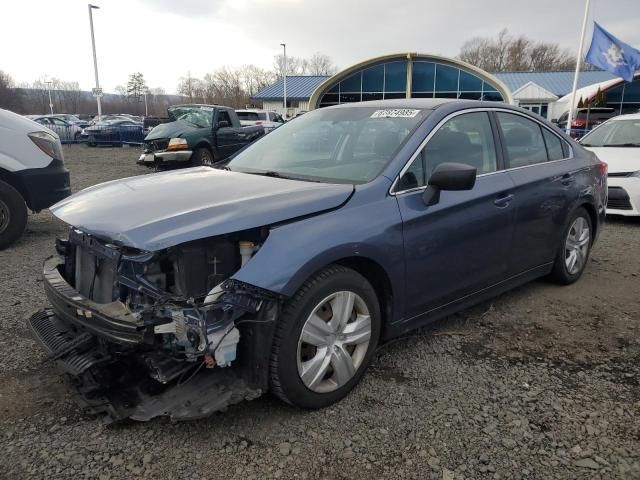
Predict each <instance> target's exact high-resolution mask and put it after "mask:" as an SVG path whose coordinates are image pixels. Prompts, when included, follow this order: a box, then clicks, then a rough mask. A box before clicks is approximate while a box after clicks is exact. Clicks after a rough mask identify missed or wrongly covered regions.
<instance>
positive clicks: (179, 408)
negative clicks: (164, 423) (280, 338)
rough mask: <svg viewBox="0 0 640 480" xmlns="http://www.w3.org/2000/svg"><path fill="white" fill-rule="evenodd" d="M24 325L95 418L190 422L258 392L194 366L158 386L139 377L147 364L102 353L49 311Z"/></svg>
mask: <svg viewBox="0 0 640 480" xmlns="http://www.w3.org/2000/svg"><path fill="white" fill-rule="evenodd" d="M28 323H29V326H30V328H31V331H32V333H33V335H34V337H35V338H36V339H37V341H38V342H39V343H40V344H41V345H42V347H43V348H44V350H45V351H46V352H47V354H48V355H49V357H50V358H52V359H55V361H56V363H57V365H58V367H59V368H60V369H61V370H62V371H63V372H64V373H65V374H66V375H65V377H66V380H67V383H68V386H69V387H70V388H71V392H72V397H73V399H74V401H75V402H76V403H77V404H78V405H79V406H80V407H81V408H82V409H83V410H84V411H85V413H88V414H94V415H98V416H101V417H102V419H103V421H104V423H107V424H109V423H113V422H117V421H119V420H123V419H125V418H131V419H133V420H137V421H148V420H150V419H152V418H154V417H157V416H162V415H164V416H168V417H170V418H171V419H172V420H194V419H198V418H203V417H206V416H208V415H210V414H212V413H214V412H216V411H219V410H223V409H224V408H226V407H228V406H229V405H232V404H235V403H239V402H241V401H242V400H253V399H254V398H257V397H259V396H260V395H261V393H262V391H261V390H255V389H252V388H250V387H249V386H248V385H247V384H246V383H245V381H244V380H242V379H241V378H238V377H237V376H236V375H235V373H234V372H233V371H232V370H231V369H229V370H226V371H210V370H206V369H202V371H198V370H199V369H198V366H197V365H190V366H189V368H182V369H181V370H179V371H177V372H176V373H179V374H180V377H179V378H178V379H177V381H173V382H172V384H171V385H163V384H161V383H160V382H156V381H154V380H152V379H151V378H149V377H148V375H145V374H144V373H148V371H146V367H147V365H141V364H139V363H138V361H136V360H135V359H134V358H129V359H123V358H120V359H115V358H114V357H112V356H110V355H105V354H104V352H102V349H101V348H100V343H101V341H100V340H99V339H98V338H97V337H95V336H93V335H91V334H89V333H87V332H79V331H76V330H74V329H73V328H72V327H70V326H68V325H67V324H65V323H64V322H62V321H61V320H60V319H59V318H58V317H57V316H56V315H55V313H54V312H53V311H52V310H48V309H47V310H42V311H40V312H37V313H36V314H34V315H33V316H32V317H31V318H30V319H29V322H28ZM136 370H137V371H136ZM143 372H144V373H143ZM174 378H175V376H174Z"/></svg>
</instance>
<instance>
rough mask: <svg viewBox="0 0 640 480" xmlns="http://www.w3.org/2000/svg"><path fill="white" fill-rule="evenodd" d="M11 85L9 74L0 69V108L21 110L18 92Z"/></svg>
mask: <svg viewBox="0 0 640 480" xmlns="http://www.w3.org/2000/svg"><path fill="white" fill-rule="evenodd" d="M13 87H14V84H13V79H12V78H11V76H9V74H7V73H4V72H3V71H2V70H0V108H5V109H7V110H12V111H14V112H21V111H22V98H21V95H20V93H19V92H18V91H17V90H16V89H15V88H13Z"/></svg>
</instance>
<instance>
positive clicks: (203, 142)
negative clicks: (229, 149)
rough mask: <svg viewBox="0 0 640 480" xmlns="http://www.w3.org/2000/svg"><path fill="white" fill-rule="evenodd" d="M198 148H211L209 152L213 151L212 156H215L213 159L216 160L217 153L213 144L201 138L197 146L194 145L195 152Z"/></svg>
mask: <svg viewBox="0 0 640 480" xmlns="http://www.w3.org/2000/svg"><path fill="white" fill-rule="evenodd" d="M198 148H206V149H207V150H209V152H210V153H211V157H212V158H213V160H214V161H215V158H216V156H215V153H214V151H213V146H211V144H210V143H209V142H207V141H206V140H200V141H199V142H198V143H197V144H196V146H195V147H193V151H194V152H195V151H196V150H197V149H198Z"/></svg>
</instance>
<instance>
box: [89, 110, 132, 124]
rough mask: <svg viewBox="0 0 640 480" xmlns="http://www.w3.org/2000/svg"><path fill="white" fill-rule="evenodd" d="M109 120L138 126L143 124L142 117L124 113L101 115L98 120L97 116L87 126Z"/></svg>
mask: <svg viewBox="0 0 640 480" xmlns="http://www.w3.org/2000/svg"><path fill="white" fill-rule="evenodd" d="M111 120H130V121H132V122H134V123H140V124H141V123H143V121H142V117H138V116H136V115H129V114H126V113H115V114H108V115H102V116H101V117H100V118H99V119H98V116H97V115H96V116H95V117H93V120H91V122H89V124H90V125H95V124H97V123H102V122H107V121H111Z"/></svg>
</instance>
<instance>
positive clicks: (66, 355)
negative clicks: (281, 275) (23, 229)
mask: <svg viewBox="0 0 640 480" xmlns="http://www.w3.org/2000/svg"><path fill="white" fill-rule="evenodd" d="M266 235H268V231H267V230H266V229H254V230H249V231H245V232H240V233H236V234H230V235H224V236H218V237H212V238H207V239H203V240H196V241H192V242H187V243H184V244H180V245H177V246H173V247H170V248H167V249H164V250H161V251H158V252H145V251H140V250H136V249H131V248H127V247H122V246H116V245H114V244H111V243H108V242H105V241H102V240H100V239H98V238H97V237H95V236H92V235H89V234H86V233H84V232H82V231H80V230H78V229H75V228H72V229H71V231H70V234H69V238H68V240H58V241H57V244H56V250H57V253H58V254H57V255H56V256H54V257H51V258H49V259H48V260H47V261H46V262H45V265H44V277H45V290H46V293H47V297H48V298H49V301H50V302H51V305H52V308H51V309H46V310H43V311H40V312H38V313H36V314H34V315H33V316H32V317H31V319H30V321H29V324H30V327H31V329H32V331H33V333H34V334H35V337H36V338H37V339H38V340H39V342H40V343H41V344H42V345H43V347H44V348H45V350H46V352H47V354H48V356H49V358H50V359H52V360H55V361H56V363H57V365H58V367H59V368H60V369H61V370H62V372H63V373H64V376H65V378H66V381H67V383H68V384H69V386H70V387H71V391H72V395H73V398H74V400H75V401H76V402H77V403H78V404H79V405H80V406H81V407H83V409H84V410H85V411H86V412H87V413H93V414H98V415H101V416H102V417H103V419H104V421H105V422H106V423H111V422H115V421H118V420H122V419H125V418H131V419H134V420H142V421H146V420H149V419H151V418H153V417H156V416H163V415H164V416H169V417H170V418H171V419H173V420H185V419H194V418H200V417H203V416H206V415H209V414H211V413H212V412H215V411H217V410H220V409H223V408H225V407H226V406H228V405H231V404H233V403H237V402H240V401H242V400H243V399H252V398H255V397H257V396H259V395H260V394H261V393H263V392H264V391H266V389H267V388H268V378H267V367H266V366H267V365H268V359H269V349H270V345H271V338H272V336H273V331H274V324H275V319H276V318H277V314H278V311H279V309H280V304H281V301H282V298H281V297H279V296H278V295H277V294H275V293H272V292H270V291H267V290H264V289H260V288H258V287H254V286H252V285H249V284H246V283H243V282H239V281H236V280H233V279H231V278H230V277H231V276H232V275H233V274H234V273H235V272H236V271H237V270H238V269H239V268H240V267H241V266H242V265H243V264H244V263H245V262H246V261H248V259H249V258H250V257H251V255H252V254H253V253H254V252H255V251H257V249H259V248H260V245H261V244H262V242H263V241H264V239H265V238H266Z"/></svg>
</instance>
